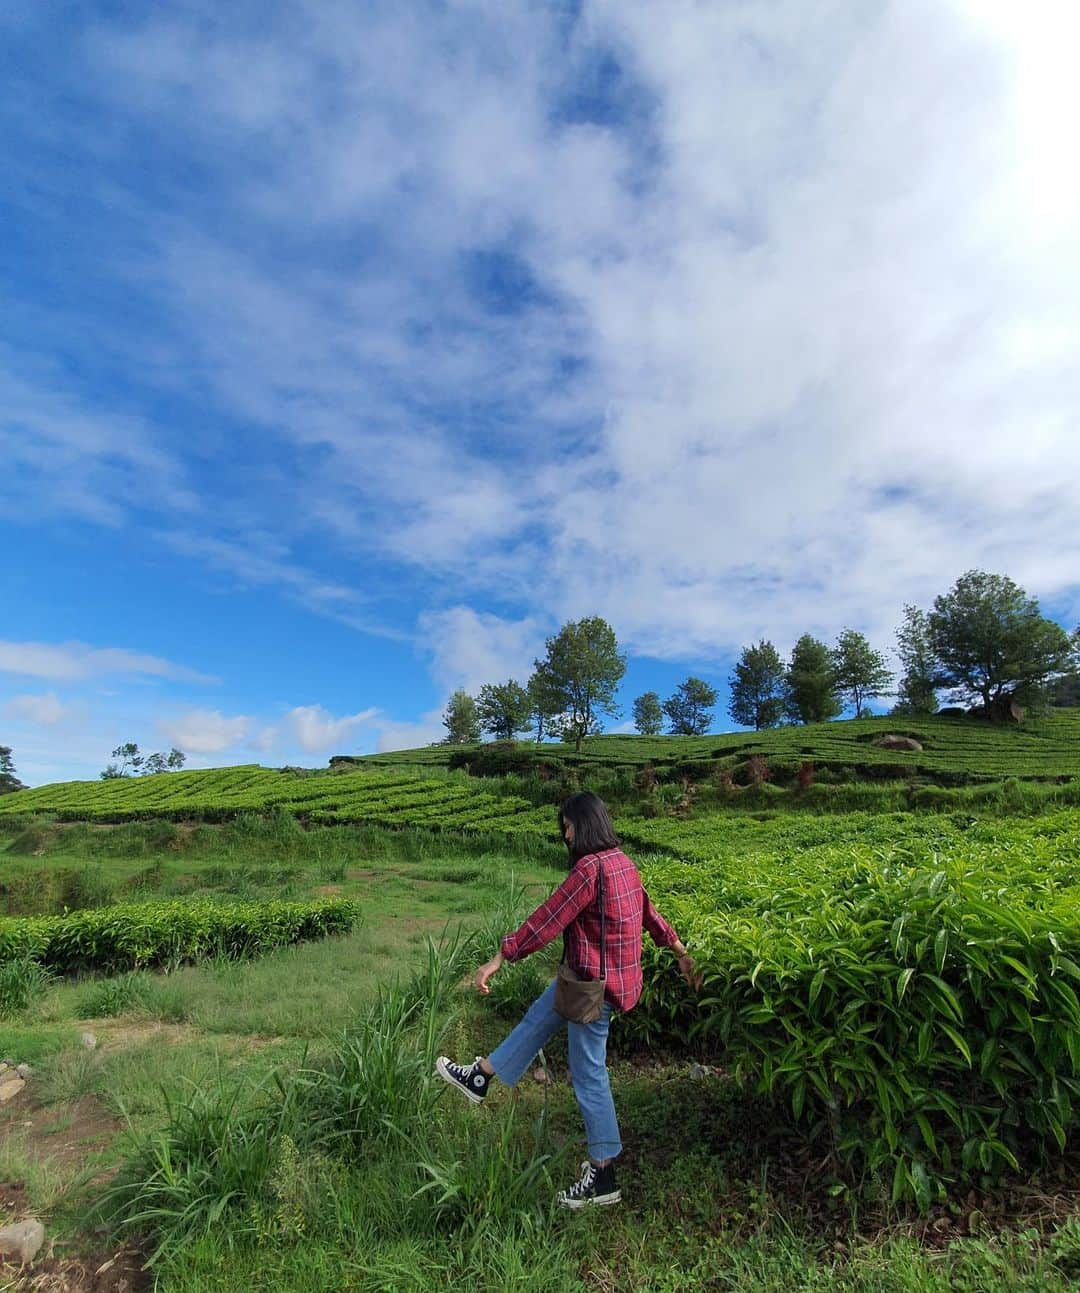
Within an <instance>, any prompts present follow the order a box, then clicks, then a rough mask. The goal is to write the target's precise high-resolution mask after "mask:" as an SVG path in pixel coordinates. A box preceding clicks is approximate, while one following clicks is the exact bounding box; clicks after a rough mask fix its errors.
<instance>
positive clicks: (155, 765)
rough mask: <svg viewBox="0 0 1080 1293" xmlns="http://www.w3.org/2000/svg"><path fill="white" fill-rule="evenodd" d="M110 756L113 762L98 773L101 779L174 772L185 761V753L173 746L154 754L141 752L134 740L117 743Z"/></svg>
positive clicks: (111, 779) (109, 779)
mask: <svg viewBox="0 0 1080 1293" xmlns="http://www.w3.org/2000/svg"><path fill="white" fill-rule="evenodd" d="M112 758H113V762H112V763H110V764H108V765H107V767H106V768H105V770H104V771H103V772H102V773H101V774H100V776H101V780H102V781H113V780H115V779H116V778H118V777H140V776H153V775H155V774H157V773H160V772H174V771H177V770H179V769H180V768H182V767H183V766H184V764H185V763H186V762H187V755H186V754H184V753H183V751H182V750H178V749H177V748H176V747H175V746H173V748H172V749H171V750H170V751H169V752H168V754H165V753H163V752H162V751H160V750H158V751H156V752H155V753H154V754H143V753H142V752H141V751H140V749H139V747H138V746H137V745H136V744H135V742H134V741H127V742H126V743H125V744H123V745H118V746H117V747H116V749H115V750H113V752H112ZM117 760H119V762H117Z"/></svg>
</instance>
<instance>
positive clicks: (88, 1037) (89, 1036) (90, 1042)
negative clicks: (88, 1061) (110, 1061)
mask: <svg viewBox="0 0 1080 1293" xmlns="http://www.w3.org/2000/svg"><path fill="white" fill-rule="evenodd" d="M82 1044H83V1045H84V1046H85V1047H86V1049H87V1050H88V1051H92V1050H93V1049H94V1047H95V1046H96V1045H97V1038H96V1037H95V1036H94V1034H93V1033H83V1035H82Z"/></svg>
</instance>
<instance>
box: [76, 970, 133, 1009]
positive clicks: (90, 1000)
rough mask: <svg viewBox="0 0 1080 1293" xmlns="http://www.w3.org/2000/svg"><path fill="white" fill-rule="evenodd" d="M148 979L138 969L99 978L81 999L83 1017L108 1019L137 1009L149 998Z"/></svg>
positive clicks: (80, 1007) (79, 1005) (79, 1006)
mask: <svg viewBox="0 0 1080 1293" xmlns="http://www.w3.org/2000/svg"><path fill="white" fill-rule="evenodd" d="M147 986H148V985H147V979H146V976H145V975H144V974H141V973H139V972H138V971H137V970H129V971H127V973H125V974H118V975H116V976H115V977H114V978H111V979H99V980H98V981H97V982H96V983H94V984H93V985H92V986H91V987H90V988H89V989H88V990H87V991H86V992H85V993H84V994H83V996H82V997H80V999H79V1004H78V1013H79V1016H80V1018H83V1019H107V1018H112V1017H114V1016H116V1015H123V1014H126V1013H127V1012H128V1011H131V1010H136V1009H138V1007H139V1006H141V1005H142V1004H143V1003H144V1002H145V1001H146V998H147Z"/></svg>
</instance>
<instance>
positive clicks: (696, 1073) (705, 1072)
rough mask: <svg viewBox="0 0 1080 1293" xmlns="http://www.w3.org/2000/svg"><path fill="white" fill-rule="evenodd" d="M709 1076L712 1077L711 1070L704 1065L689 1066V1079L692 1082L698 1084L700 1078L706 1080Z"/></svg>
mask: <svg viewBox="0 0 1080 1293" xmlns="http://www.w3.org/2000/svg"><path fill="white" fill-rule="evenodd" d="M711 1076H712V1069H711V1068H709V1067H708V1066H707V1065H705V1064H691V1065H690V1077H691V1078H692V1079H693V1081H695V1082H700V1081H701V1079H702V1078H707V1077H711Z"/></svg>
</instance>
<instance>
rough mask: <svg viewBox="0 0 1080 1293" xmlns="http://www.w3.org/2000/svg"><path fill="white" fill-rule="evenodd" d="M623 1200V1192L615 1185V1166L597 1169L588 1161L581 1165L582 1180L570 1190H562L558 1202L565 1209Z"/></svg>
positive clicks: (576, 1182)
mask: <svg viewBox="0 0 1080 1293" xmlns="http://www.w3.org/2000/svg"><path fill="white" fill-rule="evenodd" d="M621 1198H622V1191H621V1190H619V1189H618V1188H617V1187H616V1185H615V1164H614V1163H605V1164H604V1166H603V1167H597V1166H596V1164H595V1163H590V1162H589V1161H588V1160H587V1159H586V1161H585V1162H584V1163H582V1165H581V1179H580V1180H579V1181H575V1182H574V1184H573V1185H571V1187H570V1188H569V1189H568V1190H560V1191H559V1194H558V1199H557V1201H558V1202H559V1203H561V1204H562V1205H563V1207H564V1208H587V1207H589V1205H590V1204H593V1203H595V1204H597V1205H598V1206H600V1205H602V1204H606V1203H618V1202H619V1200H620V1199H621Z"/></svg>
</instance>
